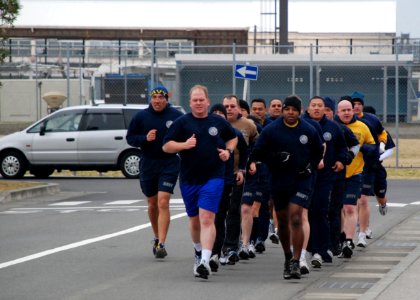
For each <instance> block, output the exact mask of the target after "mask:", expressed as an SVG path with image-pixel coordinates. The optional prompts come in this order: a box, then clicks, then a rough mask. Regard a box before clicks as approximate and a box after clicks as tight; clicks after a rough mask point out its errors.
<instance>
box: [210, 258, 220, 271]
mask: <svg viewBox="0 0 420 300" xmlns="http://www.w3.org/2000/svg"><path fill="white" fill-rule="evenodd" d="M209 265H210V269H211V271H212V272H217V270H218V269H219V256H218V255H217V254H214V255H213V256H212V257H211V258H210V261H209Z"/></svg>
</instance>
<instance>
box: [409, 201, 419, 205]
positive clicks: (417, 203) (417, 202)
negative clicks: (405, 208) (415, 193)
mask: <svg viewBox="0 0 420 300" xmlns="http://www.w3.org/2000/svg"><path fill="white" fill-rule="evenodd" d="M410 204H412V205H420V201H416V202H411V203H410Z"/></svg>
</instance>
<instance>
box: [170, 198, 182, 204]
mask: <svg viewBox="0 0 420 300" xmlns="http://www.w3.org/2000/svg"><path fill="white" fill-rule="evenodd" d="M169 203H170V204H184V200H183V199H182V198H175V199H171V200H169Z"/></svg>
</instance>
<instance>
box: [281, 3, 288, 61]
mask: <svg viewBox="0 0 420 300" xmlns="http://www.w3.org/2000/svg"><path fill="white" fill-rule="evenodd" d="M279 1H280V5H279V10H280V12H279V17H280V20H279V25H280V30H279V34H280V38H279V45H280V49H279V53H280V54H287V53H288V52H289V48H288V46H289V36H288V35H289V26H288V23H289V22H288V14H289V9H288V3H289V0H279Z"/></svg>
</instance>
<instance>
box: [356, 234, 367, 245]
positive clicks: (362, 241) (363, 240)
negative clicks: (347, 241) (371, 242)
mask: <svg viewBox="0 0 420 300" xmlns="http://www.w3.org/2000/svg"><path fill="white" fill-rule="evenodd" d="M366 246H367V242H366V233H364V232H360V233H359V240H358V241H357V247H363V248H366Z"/></svg>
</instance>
